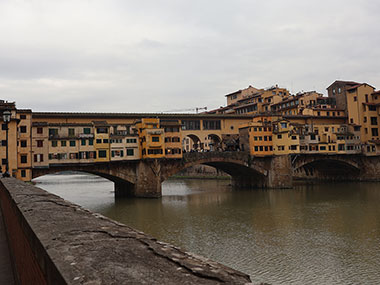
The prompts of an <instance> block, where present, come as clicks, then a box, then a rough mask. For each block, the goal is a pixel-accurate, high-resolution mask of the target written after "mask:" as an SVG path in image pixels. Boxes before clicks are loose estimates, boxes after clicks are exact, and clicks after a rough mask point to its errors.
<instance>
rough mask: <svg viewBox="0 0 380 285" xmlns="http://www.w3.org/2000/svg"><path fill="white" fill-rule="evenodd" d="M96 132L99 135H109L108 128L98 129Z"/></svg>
mask: <svg viewBox="0 0 380 285" xmlns="http://www.w3.org/2000/svg"><path fill="white" fill-rule="evenodd" d="M96 132H97V133H98V134H108V128H106V127H102V128H96Z"/></svg>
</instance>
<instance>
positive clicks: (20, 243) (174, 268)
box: [0, 178, 250, 284]
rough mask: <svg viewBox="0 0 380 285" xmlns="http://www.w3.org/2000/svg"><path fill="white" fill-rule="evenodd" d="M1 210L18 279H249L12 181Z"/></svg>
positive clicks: (4, 182) (0, 193)
mask: <svg viewBox="0 0 380 285" xmlns="http://www.w3.org/2000/svg"><path fill="white" fill-rule="evenodd" d="M0 198H1V207H2V210H3V214H4V220H5V223H6V228H7V232H8V239H9V241H10V243H11V244H10V248H11V254H12V257H13V261H14V264H15V269H16V271H17V274H18V278H19V281H20V283H21V284H131V283H133V284H218V283H228V284H245V283H249V282H250V279H249V276H248V275H246V274H244V273H241V272H238V271H236V270H233V269H231V268H228V267H226V266H224V265H221V264H219V263H216V262H213V261H210V260H208V259H206V258H203V257H199V256H195V255H193V254H191V253H187V252H184V251H182V250H181V249H179V248H176V247H174V246H172V245H169V244H166V243H163V242H159V241H157V240H155V239H154V238H152V237H149V236H147V235H145V234H144V233H142V232H139V231H136V230H134V229H132V228H130V227H128V226H126V225H123V224H120V223H117V222H115V221H113V220H110V219H108V218H106V217H103V216H101V215H99V214H94V213H92V212H90V211H87V210H85V209H83V208H81V207H79V206H77V205H74V204H72V203H69V202H67V201H65V200H63V199H62V198H60V197H58V196H55V195H53V194H50V193H48V192H46V191H44V190H41V189H39V188H37V187H34V186H32V185H29V184H26V183H24V182H21V181H18V180H16V179H14V178H3V179H1V181H0Z"/></svg>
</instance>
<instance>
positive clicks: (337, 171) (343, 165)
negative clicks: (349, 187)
mask: <svg viewBox="0 0 380 285" xmlns="http://www.w3.org/2000/svg"><path fill="white" fill-rule="evenodd" d="M293 166H294V170H293V176H294V177H295V178H301V179H302V178H306V179H327V180H350V179H351V178H352V179H354V178H355V177H356V176H358V175H359V174H360V166H359V164H358V163H356V162H355V161H354V160H352V159H342V158H338V157H328V156H317V157H315V156H312V157H310V158H303V159H300V160H299V161H297V162H296V163H295V164H294V165H293Z"/></svg>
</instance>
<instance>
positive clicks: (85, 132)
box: [83, 128, 91, 135]
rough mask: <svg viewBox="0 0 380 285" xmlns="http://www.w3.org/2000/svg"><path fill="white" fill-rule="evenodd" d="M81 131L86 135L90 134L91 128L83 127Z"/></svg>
mask: <svg viewBox="0 0 380 285" xmlns="http://www.w3.org/2000/svg"><path fill="white" fill-rule="evenodd" d="M83 133H84V134H86V135H88V134H91V128H83Z"/></svg>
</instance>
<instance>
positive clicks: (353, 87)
mask: <svg viewBox="0 0 380 285" xmlns="http://www.w3.org/2000/svg"><path fill="white" fill-rule="evenodd" d="M362 85H368V86H369V87H372V88H373V89H375V87H373V86H371V85H369V84H367V83H358V84H356V85H354V86H351V87H350V88H347V90H354V89H356V88H358V87H360V86H362Z"/></svg>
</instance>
